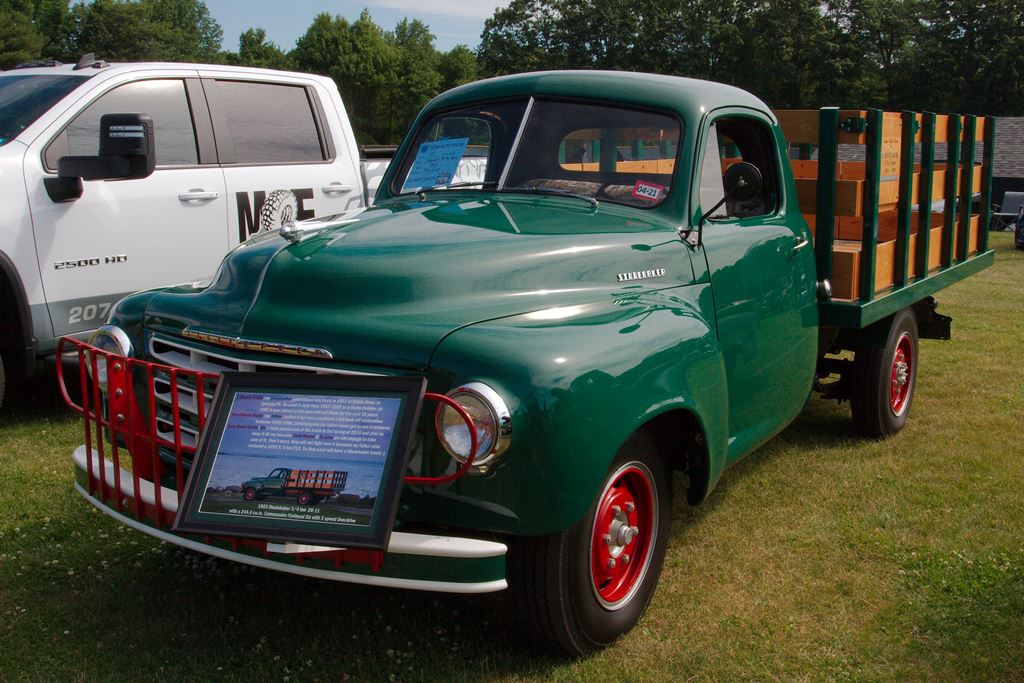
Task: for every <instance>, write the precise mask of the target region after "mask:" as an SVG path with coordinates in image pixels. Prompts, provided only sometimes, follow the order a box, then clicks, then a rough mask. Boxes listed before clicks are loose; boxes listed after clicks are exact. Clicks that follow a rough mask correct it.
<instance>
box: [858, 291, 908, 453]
mask: <svg viewBox="0 0 1024 683" xmlns="http://www.w3.org/2000/svg"><path fill="white" fill-rule="evenodd" d="M917 342H918V333H917V317H916V316H915V315H914V311H913V310H912V309H910V308H906V309H904V310H902V311H900V312H899V313H897V314H896V315H895V316H893V317H892V319H891V320H890V321H889V330H888V335H887V336H886V342H885V346H884V347H877V346H865V347H864V348H861V349H858V350H857V352H856V354H855V356H854V367H853V377H852V383H851V394H850V408H851V410H852V413H853V424H854V427H856V429H857V431H858V432H860V433H861V434H863V435H864V436H868V437H871V438H874V439H881V438H885V437H887V436H891V435H892V434H895V433H896V432H898V431H899V430H901V429H903V426H904V425H905V424H906V422H907V416H908V415H909V414H910V404H911V402H912V401H913V399H914V388H915V386H916V383H917V365H918V344H917Z"/></svg>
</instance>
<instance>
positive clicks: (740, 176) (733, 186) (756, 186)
mask: <svg viewBox="0 0 1024 683" xmlns="http://www.w3.org/2000/svg"><path fill="white" fill-rule="evenodd" d="M763 182H764V180H763V179H762V178H761V171H759V170H758V168H757V166H754V165H753V164H750V163H747V162H746V161H741V162H739V163H738V164H733V165H732V166H730V167H729V168H728V169H727V170H726V171H725V175H724V176H722V185H724V186H725V196H726V197H727V198H728V199H733V200H735V201H738V202H745V201H747V200H750V199H753V198H754V197H756V196H757V193H758V192H760V191H761V185H762V183H763ZM718 206H721V203H719V204H718ZM718 206H716V207H715V208H716V209H717V208H718Z"/></svg>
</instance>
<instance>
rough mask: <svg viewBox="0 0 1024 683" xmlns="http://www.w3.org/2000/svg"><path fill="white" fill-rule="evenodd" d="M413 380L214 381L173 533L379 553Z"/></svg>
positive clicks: (411, 419) (390, 518)
mask: <svg viewBox="0 0 1024 683" xmlns="http://www.w3.org/2000/svg"><path fill="white" fill-rule="evenodd" d="M423 391H424V382H423V381H422V380H419V379H405V378H394V377H358V378H353V377H308V376H307V377H296V376H295V375H292V374H268V375H262V376H258V377H256V376H253V375H246V374H242V373H225V375H224V377H223V380H222V382H221V384H220V385H219V387H218V390H217V394H216V396H215V397H214V401H213V405H212V408H211V412H210V422H209V429H207V430H205V431H204V432H203V438H202V439H201V440H200V443H199V447H198V449H197V451H196V458H195V461H194V465H193V468H192V470H191V475H190V476H189V480H188V482H187V484H186V487H185V496H184V500H183V504H182V505H181V507H180V508H179V509H178V515H177V518H176V519H175V524H174V529H175V530H176V531H186V532H189V531H191V532H199V533H204V534H205V533H211V532H214V533H218V532H219V533H231V534H233V535H236V536H252V537H258V538H276V539H280V540H283V541H294V540H303V541H315V542H320V543H324V544H327V545H333V546H355V547H362V548H372V549H382V548H384V547H385V546H386V544H387V539H388V536H389V535H390V533H389V532H390V530H391V527H392V525H393V523H394V516H395V509H396V505H395V504H396V496H395V493H396V490H397V488H398V486H399V483H400V479H401V475H402V470H403V469H404V467H405V463H406V460H407V458H408V454H409V443H410V435H411V433H412V426H413V424H415V421H416V419H417V418H418V416H419V408H420V402H421V401H422V397H423Z"/></svg>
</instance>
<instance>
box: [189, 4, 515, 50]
mask: <svg viewBox="0 0 1024 683" xmlns="http://www.w3.org/2000/svg"><path fill="white" fill-rule="evenodd" d="M509 1H510V0H502V1H500V2H495V0H479V1H477V0H434V1H433V2H424V1H423V0H379V1H378V2H365V1H363V2H354V1H352V0H333V1H330V0H328V1H325V0H287V1H286V2H281V0H273V1H271V0H248V1H244V0H205V2H206V7H207V8H208V9H209V10H210V14H211V15H212V16H213V18H214V19H216V20H217V21H218V22H220V25H221V28H223V29H224V49H226V50H237V49H238V36H239V35H240V34H241V33H242V31H244V30H246V29H248V28H262V29H263V30H265V31H266V32H267V39H268V40H271V41H273V42H275V43H277V44H278V46H280V47H281V49H282V50H284V51H285V52H287V51H288V50H291V49H292V48H293V47H295V41H296V40H298V38H299V36H301V35H302V34H303V33H305V32H306V29H307V28H309V25H310V24H311V23H313V17H315V16H316V15H317V14H319V13H320V12H329V13H330V14H340V15H341V16H343V17H345V18H346V19H348V20H350V21H355V20H356V19H358V18H359V13H360V12H362V11H363V9H368V10H369V11H370V16H372V17H373V20H374V21H375V22H376V23H377V24H378V25H379V26H382V27H383V28H384V29H385V30H389V31H390V30H391V29H393V28H394V27H395V24H397V23H398V22H399V21H401V20H402V19H403V18H405V17H408V18H409V19H419V20H420V21H422V22H423V23H425V24H426V25H427V26H429V27H430V31H431V33H433V34H434V36H435V38H436V42H435V44H434V45H435V47H436V48H437V49H438V50H441V51H448V50H450V49H451V48H453V47H455V46H456V45H458V44H460V43H463V44H466V45H468V46H469V47H470V48H473V49H475V48H476V47H477V46H478V45H479V44H480V33H481V32H482V31H483V29H484V20H485V19H488V18H490V17H491V16H492V15H493V14H494V10H495V8H497V7H503V6H505V5H507V4H508V3H509Z"/></svg>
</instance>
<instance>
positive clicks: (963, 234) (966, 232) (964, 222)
mask: <svg viewBox="0 0 1024 683" xmlns="http://www.w3.org/2000/svg"><path fill="white" fill-rule="evenodd" d="M976 126H977V117H976V116H965V117H964V144H963V147H961V149H960V152H961V155H962V157H963V165H962V166H961V167H960V175H961V179H960V234H959V235H957V245H956V260H957V261H958V262H959V261H966V260H967V254H968V252H969V251H970V248H971V203H972V202H973V200H974V187H973V185H974V131H975V128H976ZM979 224H980V221H979ZM979 227H980V226H979Z"/></svg>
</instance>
